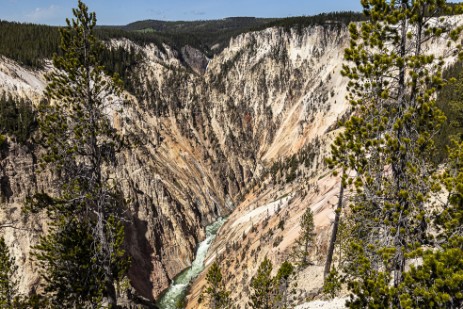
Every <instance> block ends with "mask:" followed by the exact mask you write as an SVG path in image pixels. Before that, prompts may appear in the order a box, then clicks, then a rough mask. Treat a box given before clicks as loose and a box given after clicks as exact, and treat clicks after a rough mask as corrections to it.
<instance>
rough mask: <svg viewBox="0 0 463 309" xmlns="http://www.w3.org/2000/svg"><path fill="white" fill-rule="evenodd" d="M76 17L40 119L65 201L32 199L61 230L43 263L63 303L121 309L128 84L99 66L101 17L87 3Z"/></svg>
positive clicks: (43, 250) (39, 252) (45, 246)
mask: <svg viewBox="0 0 463 309" xmlns="http://www.w3.org/2000/svg"><path fill="white" fill-rule="evenodd" d="M73 13H74V16H75V19H72V20H71V21H70V20H66V22H67V27H65V28H62V29H61V30H60V33H61V44H60V49H61V51H62V53H61V54H59V55H55V57H54V58H53V64H54V66H55V68H56V69H55V70H53V71H52V72H51V73H50V74H49V75H48V76H47V79H48V85H47V88H46V97H47V100H46V102H44V103H43V104H42V106H41V108H40V114H39V122H40V129H41V130H40V132H41V134H42V140H43V144H44V147H45V149H46V150H47V152H46V154H45V155H44V157H43V160H42V167H43V168H47V169H50V170H52V171H53V172H54V173H55V175H57V176H58V177H57V179H58V180H57V184H56V185H57V188H58V194H57V196H53V197H51V196H49V195H47V194H44V193H38V194H36V195H35V196H34V198H33V199H32V200H31V202H32V206H33V208H37V207H38V208H45V209H46V210H47V212H48V214H49V216H50V218H51V219H52V224H53V226H52V230H51V232H52V234H50V235H48V236H45V237H43V238H42V240H41V242H40V244H39V245H38V246H37V247H36V256H37V258H38V260H39V261H40V262H41V263H42V265H43V267H44V269H45V278H46V281H47V283H48V284H47V290H48V291H49V292H50V293H51V295H52V296H53V299H54V302H55V303H56V304H59V303H69V305H70V306H72V307H75V306H80V304H84V303H91V304H93V303H95V302H100V303H102V304H104V305H106V306H108V307H110V308H113V307H116V305H117V295H116V290H115V283H116V282H117V281H118V280H120V279H121V278H122V276H124V275H125V273H126V271H127V266H128V260H127V258H126V254H125V252H124V250H123V247H122V244H123V240H124V226H123V224H122V223H121V215H120V214H121V212H122V211H123V210H124V207H125V200H124V198H123V196H122V194H121V192H120V190H119V188H118V186H119V184H118V182H117V179H116V178H115V176H114V175H115V171H114V168H115V165H116V159H115V155H116V152H117V150H118V148H119V147H120V145H121V141H120V136H119V134H118V132H117V131H116V130H115V128H114V127H113V125H112V122H111V119H112V117H113V116H114V113H116V112H118V111H119V110H120V109H121V108H122V104H121V102H120V100H118V99H117V98H118V95H120V87H119V86H120V80H118V79H117V77H115V78H113V79H111V78H108V77H107V76H106V75H105V74H104V71H103V67H102V66H101V65H100V63H99V60H98V59H99V54H100V53H101V50H102V48H103V47H102V45H101V43H99V42H98V41H97V39H96V37H95V35H94V28H95V25H96V16H95V13H89V12H88V7H87V6H86V5H85V4H84V3H82V2H81V1H78V8H77V9H74V10H73ZM92 276H93V277H92Z"/></svg>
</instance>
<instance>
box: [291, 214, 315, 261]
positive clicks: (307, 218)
mask: <svg viewBox="0 0 463 309" xmlns="http://www.w3.org/2000/svg"><path fill="white" fill-rule="evenodd" d="M300 225H301V231H300V232H299V237H298V239H297V240H296V247H295V251H294V256H295V258H296V259H297V260H298V265H299V266H301V267H304V266H307V265H308V264H309V260H308V257H309V249H310V246H311V245H312V242H313V240H314V237H315V233H314V228H315V225H314V222H313V213H312V210H311V209H310V208H307V209H306V210H305V212H304V214H303V215H302V217H301V221H300Z"/></svg>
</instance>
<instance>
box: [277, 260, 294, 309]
mask: <svg viewBox="0 0 463 309" xmlns="http://www.w3.org/2000/svg"><path fill="white" fill-rule="evenodd" d="M293 273H294V266H293V265H292V264H291V263H290V262H288V261H285V262H283V264H281V266H280V268H279V269H278V272H277V274H276V276H275V278H274V279H273V280H274V289H275V292H274V294H275V296H274V302H273V303H274V308H281V309H284V308H290V307H291V306H290V300H289V294H290V291H289V286H290V278H291V276H292V275H293Z"/></svg>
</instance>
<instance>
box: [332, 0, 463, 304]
mask: <svg viewBox="0 0 463 309" xmlns="http://www.w3.org/2000/svg"><path fill="white" fill-rule="evenodd" d="M361 3H362V5H363V8H364V12H365V14H366V16H367V17H368V21H366V22H363V23H362V24H360V25H357V24H351V25H350V27H349V30H350V35H351V41H350V47H349V48H347V49H346V51H345V59H346V61H347V63H346V64H345V65H344V67H343V74H344V75H345V76H347V77H348V78H349V79H350V82H349V84H348V97H347V98H348V100H349V102H350V104H351V106H352V109H353V114H352V116H351V117H350V119H349V120H348V121H347V123H346V129H345V131H344V132H343V133H342V134H340V136H339V137H338V138H337V139H336V141H335V143H334V145H333V148H332V155H333V156H332V159H331V160H329V163H331V165H332V166H333V167H334V166H337V167H341V168H342V169H345V170H348V171H353V173H350V174H352V175H355V176H354V177H353V178H351V179H349V183H350V184H352V185H353V187H352V190H353V191H354V192H355V194H354V196H353V198H352V199H351V201H350V210H349V215H350V220H349V222H352V223H353V226H351V227H350V228H351V229H352V235H351V236H352V238H353V240H352V241H351V242H350V246H349V248H350V250H349V252H348V262H347V263H346V265H345V266H346V267H345V268H344V271H345V273H346V274H347V275H348V278H349V289H350V290H351V292H352V295H351V300H350V302H348V306H349V307H351V308H406V307H408V306H409V302H408V301H407V300H406V298H405V296H404V294H406V293H405V292H404V291H405V290H406V289H405V287H406V285H407V282H406V280H405V279H406V274H405V273H406V269H405V266H406V260H407V259H410V258H413V257H418V256H419V255H420V249H421V247H422V246H423V245H425V244H429V243H431V242H432V241H433V239H432V237H429V233H428V232H429V224H430V220H431V211H430V210H429V207H428V206H427V203H428V201H429V199H430V196H431V193H432V191H433V189H437V188H438V184H437V179H436V177H433V174H434V172H435V171H436V166H435V165H434V164H433V162H432V160H431V158H432V153H433V149H434V144H433V140H432V136H433V135H434V134H435V132H436V130H437V129H438V128H439V126H440V124H441V123H442V122H443V121H444V119H445V117H444V116H443V114H442V112H441V111H440V110H439V109H438V108H437V107H436V104H435V96H436V91H437V90H438V89H440V88H441V87H442V86H443V85H444V80H443V79H442V72H441V68H442V66H443V64H444V61H443V58H442V57H437V56H435V55H433V54H432V53H430V51H429V49H427V48H425V44H426V43H427V42H430V41H431V40H434V39H438V38H439V37H441V39H442V37H443V35H444V34H446V35H447V34H448V36H449V38H450V40H448V41H446V40H445V39H442V43H441V44H443V45H444V46H447V52H455V53H458V52H459V51H458V50H453V49H452V48H451V47H452V46H453V45H452V40H456V39H457V37H458V34H459V33H460V31H461V29H460V28H452V24H451V18H448V17H441V16H442V15H443V14H445V13H447V12H448V7H447V5H446V2H445V1H443V0H419V1H418V0H413V1H412V0H400V1H377V0H362V2H361ZM447 43H448V45H447ZM390 283H391V284H390Z"/></svg>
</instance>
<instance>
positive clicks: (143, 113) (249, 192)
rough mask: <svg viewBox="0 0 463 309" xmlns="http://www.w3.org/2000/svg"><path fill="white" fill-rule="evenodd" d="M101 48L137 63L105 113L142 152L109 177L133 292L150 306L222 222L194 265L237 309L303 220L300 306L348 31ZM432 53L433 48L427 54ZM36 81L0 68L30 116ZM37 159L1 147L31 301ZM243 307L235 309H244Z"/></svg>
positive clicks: (33, 152)
mask: <svg viewBox="0 0 463 309" xmlns="http://www.w3.org/2000/svg"><path fill="white" fill-rule="evenodd" d="M106 44H107V45H108V46H109V47H110V48H120V47H122V48H124V49H127V50H128V49H131V50H134V51H136V52H137V53H139V54H141V55H142V59H141V60H140V62H139V63H138V64H137V65H136V66H135V67H134V68H133V70H132V73H131V75H130V77H129V78H130V79H131V83H132V84H133V85H136V87H134V90H133V91H132V92H131V93H129V92H126V93H125V96H126V98H125V100H124V103H123V105H122V108H119V106H118V108H116V107H115V108H114V110H113V111H112V115H113V123H114V126H115V127H117V128H118V129H120V130H121V131H122V132H131V133H132V134H135V135H136V136H137V137H138V138H139V140H140V141H141V142H140V144H139V145H137V147H133V148H131V149H126V150H123V151H122V152H121V153H119V154H118V155H117V166H118V168H117V176H118V178H119V179H120V180H121V183H122V187H123V192H124V195H125V197H126V198H127V200H128V201H129V213H130V215H129V218H130V220H128V222H127V224H126V232H127V235H126V248H127V251H128V252H129V253H130V255H131V257H132V266H131V268H130V270H129V280H130V285H131V287H132V289H133V291H134V293H135V294H137V295H139V296H141V297H142V298H145V299H147V300H150V301H155V300H156V299H158V298H159V296H160V295H161V293H162V292H163V291H165V289H166V288H168V287H169V285H170V283H171V282H172V280H174V278H175V277H176V276H177V275H178V274H180V273H181V272H182V271H183V270H184V269H186V268H188V267H190V266H191V262H192V261H193V259H194V254H195V251H196V248H197V244H198V243H199V242H201V241H202V240H204V239H205V237H206V233H205V230H204V228H205V227H206V226H208V225H210V224H211V223H213V222H215V221H216V220H217V219H218V218H222V217H226V218H227V221H226V222H225V224H224V225H223V226H222V227H221V229H220V230H219V232H218V235H217V238H216V239H215V240H214V242H213V243H212V245H211V247H210V249H209V251H208V253H207V256H206V258H205V264H206V270H207V266H208V265H210V264H211V263H212V261H217V262H219V263H220V265H221V266H222V269H223V272H224V277H225V278H226V282H227V286H228V287H237V286H239V287H240V288H235V289H233V292H232V298H234V299H235V301H237V302H239V303H242V304H243V306H244V307H245V304H246V302H247V292H248V288H247V287H249V282H250V279H251V277H252V276H253V274H254V273H255V271H256V269H257V267H258V265H259V264H260V262H261V261H262V260H263V259H264V258H265V257H268V258H269V259H270V260H271V261H272V263H273V264H274V269H277V268H278V266H279V265H280V264H281V263H283V262H284V261H285V260H291V252H292V250H293V249H292V248H293V245H294V242H295V240H296V238H297V237H298V235H299V230H300V227H299V220H300V217H301V216H302V214H303V212H304V210H305V209H306V208H307V207H310V208H311V209H312V210H313V212H314V221H315V226H316V233H317V237H316V242H315V244H314V246H313V248H312V249H311V260H312V261H313V265H311V266H309V267H307V268H306V269H305V270H303V271H301V272H299V273H298V275H297V277H296V278H295V281H297V282H298V292H297V293H296V294H295V296H294V299H295V302H297V303H303V302H304V301H307V300H309V299H311V298H313V297H314V296H316V295H317V294H318V293H319V289H320V287H321V285H322V281H323V264H324V259H325V256H326V251H327V246H328V240H329V236H330V228H331V224H332V220H333V218H334V207H335V205H336V202H337V194H338V191H339V179H337V177H334V176H332V174H331V172H330V171H329V169H328V168H327V167H326V165H325V162H324V156H325V155H326V153H328V151H329V146H330V142H331V141H332V140H333V138H334V136H335V135H336V132H337V131H338V130H340V129H339V128H338V121H339V120H341V119H342V118H343V116H345V115H346V113H347V112H348V105H347V103H346V101H345V95H346V86H347V82H348V80H347V79H346V78H345V77H343V76H342V75H341V73H340V71H341V68H342V64H343V53H344V49H345V48H346V47H347V46H348V44H349V33H348V30H347V25H345V24H342V23H336V22H327V23H325V24H322V25H313V26H310V27H303V28H300V27H294V28H284V27H270V28H267V29H264V30H261V31H254V32H247V33H243V34H240V35H238V36H236V37H233V38H232V39H231V40H230V42H229V44H228V46H226V47H225V49H224V50H223V51H221V52H220V53H218V54H217V55H215V56H214V57H213V58H208V57H207V56H206V55H205V54H203V53H202V52H201V51H199V50H197V49H195V48H193V47H191V46H186V47H184V48H183V49H181V50H176V49H174V48H172V47H170V46H168V45H163V48H160V47H159V46H156V45H154V44H148V45H146V46H142V45H138V44H136V43H134V42H132V41H130V40H128V39H112V40H110V41H108V42H106ZM433 44H434V45H433V46H436V47H435V48H436V51H437V52H442V50H440V49H442V48H443V47H440V46H441V45H440V44H439V42H434V43H433ZM52 69H53V68H52V66H51V64H47V65H46V66H45V68H44V69H31V68H27V67H23V66H21V65H19V64H18V63H16V62H14V61H13V60H10V59H7V58H6V57H3V56H1V57H0V91H4V92H6V93H8V94H11V95H12V96H14V97H16V98H28V99H30V100H31V101H32V102H33V103H34V105H35V106H38V104H39V103H40V100H41V98H42V95H43V90H44V88H45V86H46V81H45V74H46V72H48V71H49V70H52ZM41 153H43V150H42V149H41V148H40V146H38V145H37V144H36V143H34V136H33V137H32V140H30V141H28V142H26V143H23V144H21V143H18V142H16V141H15V139H14V137H9V139H8V141H7V144H6V146H3V147H2V149H0V173H1V175H0V177H1V190H0V193H1V194H0V196H1V204H2V206H1V208H0V224H4V225H11V226H12V227H10V228H8V227H7V228H4V229H2V230H1V231H0V232H1V233H2V235H3V236H4V237H5V240H6V243H7V244H8V246H9V248H10V250H11V252H12V254H13V255H14V256H15V258H16V263H17V265H18V267H19V268H18V279H19V281H20V284H19V286H20V292H21V293H29V292H31V291H32V290H35V289H37V288H38V286H39V283H40V279H39V270H38V267H37V264H36V262H35V261H34V260H33V259H32V258H31V248H32V247H33V246H34V245H35V244H37V242H38V239H39V237H40V235H43V234H44V233H46V232H47V230H48V226H47V220H46V215H45V214H43V213H38V214H32V213H27V212H24V204H25V201H26V198H27V197H28V196H30V195H31V194H33V193H34V192H51V193H52V192H53V187H54V185H53V184H54V182H55V181H56V178H57V175H54V174H53V173H52V172H50V171H43V170H40V168H39V161H40V156H41ZM204 277H205V271H203V272H202V274H201V275H200V276H199V277H198V278H197V279H196V280H194V282H192V286H191V288H190V295H189V296H188V297H187V308H200V307H201V306H203V305H204V304H203V302H201V293H202V289H203V287H204V285H205V280H204ZM244 307H243V308H244Z"/></svg>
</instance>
